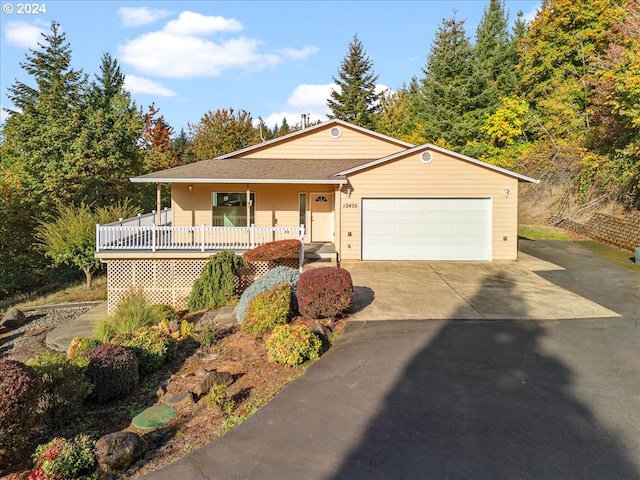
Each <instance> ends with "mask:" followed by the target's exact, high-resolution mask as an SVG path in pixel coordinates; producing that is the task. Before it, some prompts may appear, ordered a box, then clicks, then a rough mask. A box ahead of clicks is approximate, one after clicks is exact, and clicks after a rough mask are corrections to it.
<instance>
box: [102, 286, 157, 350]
mask: <svg viewBox="0 0 640 480" xmlns="http://www.w3.org/2000/svg"><path fill="white" fill-rule="evenodd" d="M165 314H166V309H164V307H160V308H159V307H158V305H152V304H150V303H149V302H147V300H146V298H144V295H143V294H142V292H134V293H131V294H130V295H127V296H126V297H124V298H123V299H122V300H121V301H120V303H118V306H117V307H116V310H115V312H113V315H111V316H110V317H108V318H107V319H105V320H103V321H102V322H100V323H99V324H98V326H97V327H96V330H95V331H94V336H95V338H96V339H98V340H99V341H100V342H102V343H108V342H110V341H111V340H112V339H113V338H114V337H115V336H116V335H119V334H122V333H130V332H135V331H136V330H138V329H140V328H142V327H150V326H153V325H157V324H158V323H160V322H161V321H162V320H163V319H164V316H165Z"/></svg>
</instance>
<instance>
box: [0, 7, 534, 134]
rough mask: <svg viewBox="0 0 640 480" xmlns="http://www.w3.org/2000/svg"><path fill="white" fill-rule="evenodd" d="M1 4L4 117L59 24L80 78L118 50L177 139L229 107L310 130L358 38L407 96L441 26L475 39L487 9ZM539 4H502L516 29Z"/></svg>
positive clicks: (136, 85)
mask: <svg viewBox="0 0 640 480" xmlns="http://www.w3.org/2000/svg"><path fill="white" fill-rule="evenodd" d="M0 3H1V4H2V14H1V15H0V26H1V37H0V40H1V43H0V72H1V76H0V88H1V92H2V94H1V97H0V102H1V104H2V107H5V108H6V107H9V108H10V107H11V103H10V101H9V99H8V98H7V88H8V87H9V86H10V85H11V84H12V83H13V82H14V80H15V79H19V80H20V81H23V82H26V83H29V84H31V83H32V82H31V78H30V77H28V76H27V75H26V72H24V71H23V70H22V69H21V68H20V62H22V61H23V60H24V59H25V54H26V53H27V52H28V48H30V47H31V48H34V47H35V45H36V44H37V42H38V41H40V40H41V37H40V32H48V31H49V26H50V24H51V21H52V20H55V21H57V22H59V23H60V25H61V28H62V30H63V31H64V32H65V34H66V39H67V41H68V42H69V44H70V46H71V50H72V65H73V67H74V68H75V69H82V70H83V72H84V73H87V74H89V75H90V76H91V77H93V75H94V74H95V73H97V72H98V70H99V65H100V58H101V56H102V54H103V53H104V52H109V53H110V54H111V55H112V56H114V57H116V58H117V59H118V61H119V62H120V65H121V68H122V70H123V72H124V73H125V74H126V76H127V81H126V87H127V88H128V89H129V91H130V92H131V94H132V96H133V99H134V100H135V101H136V103H137V104H138V105H139V106H142V107H143V108H144V109H145V111H146V109H147V107H148V105H150V104H151V103H152V102H153V103H155V106H156V107H159V108H160V114H162V115H164V117H165V120H166V121H168V122H169V124H170V125H172V126H173V127H174V129H175V131H176V133H177V132H179V131H180V129H182V128H184V129H185V130H188V125H189V124H197V123H198V121H199V120H200V118H201V117H202V116H203V115H204V114H205V113H206V112H207V111H209V110H211V111H215V110H217V109H221V108H234V109H235V110H236V111H237V110H240V109H244V110H246V111H248V112H250V113H251V115H252V116H253V118H254V119H257V118H258V117H259V116H260V117H262V118H263V119H264V120H265V121H266V122H267V124H269V125H271V126H272V125H274V124H275V123H278V124H280V123H281V122H282V118H283V117H285V116H286V117H287V121H288V122H289V123H290V124H296V123H299V122H300V116H301V114H303V113H305V114H310V115H311V120H312V121H315V120H319V119H321V120H324V119H326V113H327V108H326V100H327V98H328V97H329V93H330V91H331V88H332V82H333V80H332V76H337V72H338V68H339V66H340V62H341V61H342V59H343V58H344V57H345V55H346V54H347V50H348V45H349V42H350V41H351V40H352V38H353V35H354V34H357V35H358V38H359V39H360V41H361V42H362V44H363V46H364V48H365V50H366V52H367V55H368V57H369V59H370V60H371V61H372V62H373V70H374V73H376V74H377V75H379V78H378V83H379V84H380V88H390V89H392V90H395V89H398V88H399V87H401V86H402V85H403V84H406V83H408V82H409V81H410V80H411V78H412V77H413V76H418V77H420V76H421V75H422V68H423V67H424V66H425V64H426V58H427V55H428V53H429V50H430V47H431V43H432V42H433V39H434V35H435V32H436V30H437V29H438V27H439V26H440V25H441V24H442V20H443V19H444V18H451V17H452V16H453V15H454V10H455V11H456V12H457V13H456V14H455V15H456V17H457V18H459V19H465V20H466V23H465V26H466V31H467V34H468V35H469V36H470V37H471V38H473V37H474V34H475V29H476V26H477V24H478V22H479V20H480V18H481V17H482V13H483V10H484V9H485V7H486V6H487V5H488V3H489V0H465V1H462V0H450V1H437V0H426V1H419V0H413V1H382V0H377V1H367V0H359V1H327V0H322V1H304V0H297V1H294V0H290V1H257V0H256V1H248V0H245V1H128V2H124V1H119V0H108V1H101V0H97V1H92V0H72V1H61V0H48V1H35V2H33V1H31V2H29V3H27V2H18V1H13V0H0ZM34 4H35V5H36V6H38V7H40V8H37V9H34V8H33V6H34ZM540 4H541V1H540V0H507V1H506V2H505V6H506V8H507V10H508V11H509V13H510V19H511V20H513V19H514V18H515V17H516V14H517V12H518V11H522V12H523V13H524V14H525V16H526V17H527V18H529V19H532V18H533V16H534V15H535V11H536V9H537V8H538V7H539V6H540ZM27 10H30V11H31V13H28V12H27ZM36 10H37V11H36ZM43 10H44V11H43ZM2 115H3V116H2V119H4V118H5V113H4V112H3V114H2Z"/></svg>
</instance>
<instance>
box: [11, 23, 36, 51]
mask: <svg viewBox="0 0 640 480" xmlns="http://www.w3.org/2000/svg"><path fill="white" fill-rule="evenodd" d="M43 33H45V31H44V30H43V29H41V28H40V27H38V26H36V25H32V24H30V23H27V22H7V24H6V25H5V29H4V38H6V39H7V42H9V43H10V44H12V45H15V46H17V47H20V48H37V46H38V42H40V41H41V40H42V34H43Z"/></svg>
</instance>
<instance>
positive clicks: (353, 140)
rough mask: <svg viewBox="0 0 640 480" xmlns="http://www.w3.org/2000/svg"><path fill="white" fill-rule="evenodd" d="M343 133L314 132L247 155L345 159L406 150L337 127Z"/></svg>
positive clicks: (382, 140) (372, 156)
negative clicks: (338, 134) (333, 134)
mask: <svg viewBox="0 0 640 480" xmlns="http://www.w3.org/2000/svg"><path fill="white" fill-rule="evenodd" d="M340 129H341V130H342V135H340V137H339V138H331V136H330V135H329V129H326V130H319V131H313V132H311V133H309V134H308V135H304V136H298V137H295V138H293V139H291V140H290V141H287V142H283V143H281V144H277V145H272V146H267V147H265V148H264V149H258V150H257V151H253V150H252V151H251V152H249V153H247V154H246V155H244V157H246V158H309V159H321V158H344V159H351V158H354V159H361V158H364V159H375V158H382V157H386V156H387V155H391V154H393V153H396V152H400V151H402V150H405V149H406V147H403V146H399V145H397V144H395V143H391V142H389V141H386V140H384V139H381V138H379V137H376V136H373V135H367V134H365V133H363V132H359V131H356V130H351V129H348V128H345V127H340Z"/></svg>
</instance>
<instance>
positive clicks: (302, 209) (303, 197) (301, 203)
mask: <svg viewBox="0 0 640 480" xmlns="http://www.w3.org/2000/svg"><path fill="white" fill-rule="evenodd" d="M298 212H299V214H300V215H299V217H298V224H299V225H306V224H307V194H306V193H300V194H299V195H298Z"/></svg>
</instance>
